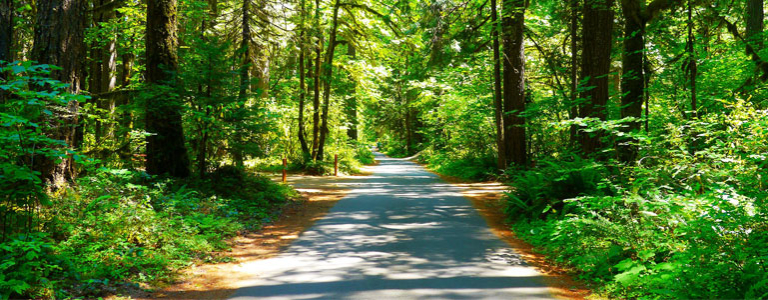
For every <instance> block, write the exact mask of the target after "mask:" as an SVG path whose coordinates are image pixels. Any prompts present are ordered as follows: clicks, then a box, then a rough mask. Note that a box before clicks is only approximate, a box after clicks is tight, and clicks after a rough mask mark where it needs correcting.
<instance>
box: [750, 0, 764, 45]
mask: <svg viewBox="0 0 768 300" xmlns="http://www.w3.org/2000/svg"><path fill="white" fill-rule="evenodd" d="M746 15H747V17H746V21H747V41H748V42H749V43H752V45H753V47H754V48H755V49H756V50H757V51H760V50H761V49H763V36H762V34H763V19H764V18H765V13H764V12H763V0H747V12H746ZM747 54H749V53H747Z"/></svg>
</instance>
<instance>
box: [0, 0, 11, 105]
mask: <svg viewBox="0 0 768 300" xmlns="http://www.w3.org/2000/svg"><path fill="white" fill-rule="evenodd" d="M11 47H13V0H0V61H5V62H12V61H13V58H12V56H11ZM0 77H2V78H7V77H6V74H2V73H0ZM7 97H8V92H6V91H0V104H2V103H4V102H5V99H7Z"/></svg>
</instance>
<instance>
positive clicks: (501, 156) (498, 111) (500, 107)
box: [491, 0, 507, 170]
mask: <svg viewBox="0 0 768 300" xmlns="http://www.w3.org/2000/svg"><path fill="white" fill-rule="evenodd" d="M497 7H498V4H497V3H496V0H491V26H492V29H491V39H493V112H494V120H495V121H496V149H497V152H498V156H497V157H498V158H497V160H496V167H497V168H498V169H499V170H504V169H505V168H506V167H507V156H506V154H507V151H506V150H505V144H504V118H502V116H503V115H504V99H503V98H502V97H501V58H500V57H501V55H500V53H499V28H500V24H499V20H498V18H499V17H498V16H499V13H498V11H497Z"/></svg>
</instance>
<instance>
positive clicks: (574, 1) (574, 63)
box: [568, 0, 579, 145]
mask: <svg viewBox="0 0 768 300" xmlns="http://www.w3.org/2000/svg"><path fill="white" fill-rule="evenodd" d="M578 11H579V0H571V16H570V17H571V26H570V31H571V32H570V35H571V49H570V50H571V74H570V76H571V78H570V89H571V94H570V100H571V103H570V107H569V110H568V116H569V117H570V118H571V119H575V118H576V117H578V116H579V106H578V105H577V103H576V99H578V97H579V96H578V95H577V90H578V86H579V81H578V75H577V74H578V70H579V63H578V61H579V56H578V52H579V48H578V43H577V40H578V37H579V34H578V32H579V14H578ZM578 129H579V128H578V126H576V125H571V127H570V142H571V145H574V144H575V143H576V142H577V141H576V138H577V134H576V133H577V132H578Z"/></svg>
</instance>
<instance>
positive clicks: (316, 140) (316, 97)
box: [312, 0, 323, 160]
mask: <svg viewBox="0 0 768 300" xmlns="http://www.w3.org/2000/svg"><path fill="white" fill-rule="evenodd" d="M315 31H316V33H315V34H316V36H317V46H316V47H315V70H314V75H315V76H314V77H315V78H314V79H315V80H314V85H313V86H312V90H313V95H312V96H313V99H312V160H317V151H318V150H319V148H320V65H321V60H322V53H323V31H322V29H320V0H315Z"/></svg>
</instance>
